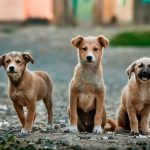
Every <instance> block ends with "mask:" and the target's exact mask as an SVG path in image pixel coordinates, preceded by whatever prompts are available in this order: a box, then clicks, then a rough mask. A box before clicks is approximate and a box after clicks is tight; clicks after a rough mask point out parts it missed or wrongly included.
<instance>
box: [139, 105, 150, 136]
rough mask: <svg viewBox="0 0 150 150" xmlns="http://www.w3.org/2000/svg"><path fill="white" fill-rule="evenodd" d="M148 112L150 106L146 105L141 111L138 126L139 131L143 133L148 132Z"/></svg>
mask: <svg viewBox="0 0 150 150" xmlns="http://www.w3.org/2000/svg"><path fill="white" fill-rule="evenodd" d="M149 113H150V106H149V105H147V106H145V107H144V108H143V110H142V112H141V121H140V127H139V130H140V132H141V133H142V134H145V135H147V134H150V129H149Z"/></svg>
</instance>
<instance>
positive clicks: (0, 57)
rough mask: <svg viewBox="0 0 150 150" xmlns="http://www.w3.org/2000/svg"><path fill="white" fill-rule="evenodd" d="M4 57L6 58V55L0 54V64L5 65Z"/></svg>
mask: <svg viewBox="0 0 150 150" xmlns="http://www.w3.org/2000/svg"><path fill="white" fill-rule="evenodd" d="M4 58H5V55H3V56H0V66H2V65H3V62H4Z"/></svg>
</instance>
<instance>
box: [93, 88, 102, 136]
mask: <svg viewBox="0 0 150 150" xmlns="http://www.w3.org/2000/svg"><path fill="white" fill-rule="evenodd" d="M104 97H105V95H104V91H103V90H100V91H98V92H97V93H96V113H95V117H94V129H93V132H94V133H102V127H101V125H102V117H103V111H104V108H103V106H104Z"/></svg>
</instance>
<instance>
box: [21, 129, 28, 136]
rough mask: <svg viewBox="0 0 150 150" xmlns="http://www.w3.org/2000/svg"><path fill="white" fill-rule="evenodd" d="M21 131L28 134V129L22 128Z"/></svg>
mask: <svg viewBox="0 0 150 150" xmlns="http://www.w3.org/2000/svg"><path fill="white" fill-rule="evenodd" d="M20 133H21V134H22V135H27V134H28V131H27V130H25V129H24V128H22V129H21V132H20Z"/></svg>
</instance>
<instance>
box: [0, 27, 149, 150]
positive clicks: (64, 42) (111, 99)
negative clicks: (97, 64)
mask: <svg viewBox="0 0 150 150" xmlns="http://www.w3.org/2000/svg"><path fill="white" fill-rule="evenodd" d="M4 29H5V27H4V26H2V27H1V26H0V55H2V54H4V53H7V52H9V51H12V50H18V51H30V52H31V53H32V54H33V56H34V58H35V64H33V65H31V64H29V68H30V69H31V70H44V71H47V72H48V73H49V74H50V75H51V76H52V78H53V81H54V127H55V128H54V129H53V130H49V129H47V128H46V121H47V116H46V111H45V107H44V105H43V103H42V101H41V102H39V103H38V106H37V114H38V115H37V118H36V123H35V125H34V128H33V132H32V133H31V134H30V136H29V137H27V138H19V137H18V133H19V131H20V128H21V126H20V124H19V121H18V118H17V117H16V113H15V111H14V108H13V107H12V103H11V101H10V100H9V98H8V96H7V76H6V74H5V71H4V69H3V68H2V67H1V68H0V149H2V148H3V149H17V148H22V149H110V150H112V149H113V150H117V149H130V150H131V149H132V150H133V149H134V150H136V149H150V137H148V136H130V135H129V134H123V135H119V134H114V133H107V134H106V133H105V134H101V135H95V134H91V133H77V134H70V133H64V132H63V130H64V128H65V127H66V126H67V122H68V116H67V113H66V108H67V104H68V84H69V81H70V79H71V77H72V75H73V70H74V66H75V64H76V63H77V56H76V50H75V49H74V48H73V47H72V46H71V44H70V39H71V38H72V37H74V36H76V35H78V34H80V35H99V34H104V35H105V36H106V37H107V38H108V39H109V38H111V37H112V36H113V35H114V34H116V33H118V32H120V31H124V30H133V29H134V28H133V27H130V28H121V27H119V28H117V27H116V28H110V27H108V28H99V27H97V28H69V27H68V28H56V27H53V26H51V27H48V26H28V27H20V28H17V29H15V31H13V32H11V33H7V32H6V30H4ZM138 29H139V30H141V29H142V27H138ZM145 29H147V27H146V28H145ZM143 56H147V57H150V48H135V47H126V48H124V47H111V46H109V47H108V48H107V49H105V50H104V59H103V66H104V80H105V84H106V87H107V96H106V100H105V104H106V109H107V116H108V117H112V118H115V114H116V110H117V107H118V105H119V99H120V93H121V90H122V88H123V86H124V85H125V84H126V82H127V79H128V78H127V75H126V72H125V70H126V68H127V67H128V66H129V65H130V64H131V63H132V62H133V61H134V60H136V59H137V58H140V57H143Z"/></svg>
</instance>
